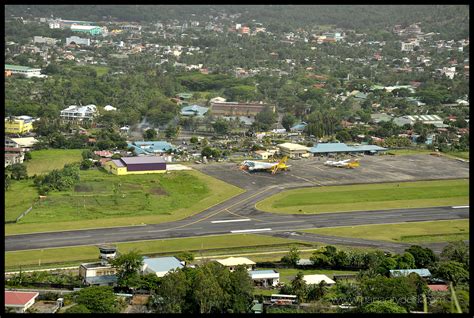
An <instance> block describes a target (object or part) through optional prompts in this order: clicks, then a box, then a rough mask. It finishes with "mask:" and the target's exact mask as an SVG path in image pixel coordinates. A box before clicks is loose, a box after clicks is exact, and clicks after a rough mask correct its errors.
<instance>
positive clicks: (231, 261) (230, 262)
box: [216, 257, 255, 272]
mask: <svg viewBox="0 0 474 318" xmlns="http://www.w3.org/2000/svg"><path fill="white" fill-rule="evenodd" d="M216 261H217V262H218V263H219V264H221V265H223V266H225V267H227V268H228V269H229V270H230V271H231V272H233V271H234V270H235V268H236V267H237V266H241V265H242V266H245V267H246V268H247V270H248V271H251V270H253V268H254V266H255V262H254V261H251V260H249V259H248V258H245V257H229V258H225V259H219V260H216Z"/></svg>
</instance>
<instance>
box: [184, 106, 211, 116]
mask: <svg viewBox="0 0 474 318" xmlns="http://www.w3.org/2000/svg"><path fill="white" fill-rule="evenodd" d="M208 110H209V108H208V107H202V106H199V105H191V106H184V107H183V108H181V116H190V117H193V116H195V117H203V116H204V114H206V113H207V111H208Z"/></svg>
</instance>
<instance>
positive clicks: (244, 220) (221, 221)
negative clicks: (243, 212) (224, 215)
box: [211, 219, 250, 223]
mask: <svg viewBox="0 0 474 318" xmlns="http://www.w3.org/2000/svg"><path fill="white" fill-rule="evenodd" d="M247 221H250V219H238V220H218V221H211V223H229V222H247Z"/></svg>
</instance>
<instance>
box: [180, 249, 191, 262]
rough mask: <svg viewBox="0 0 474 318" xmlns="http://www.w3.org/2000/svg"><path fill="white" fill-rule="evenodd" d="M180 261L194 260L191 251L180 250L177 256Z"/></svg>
mask: <svg viewBox="0 0 474 318" xmlns="http://www.w3.org/2000/svg"><path fill="white" fill-rule="evenodd" d="M176 257H177V258H179V259H180V260H182V261H185V262H186V263H189V262H192V261H193V260H194V254H193V253H191V252H186V251H185V252H181V253H179V254H178V255H177V256H176Z"/></svg>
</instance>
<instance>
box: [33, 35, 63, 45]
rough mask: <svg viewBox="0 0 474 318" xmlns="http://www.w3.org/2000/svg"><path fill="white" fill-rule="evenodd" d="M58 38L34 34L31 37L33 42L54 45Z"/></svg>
mask: <svg viewBox="0 0 474 318" xmlns="http://www.w3.org/2000/svg"><path fill="white" fill-rule="evenodd" d="M57 41H58V40H56V39H53V38H47V37H43V36H34V37H33V43H45V44H48V45H54V44H56V42H57Z"/></svg>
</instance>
